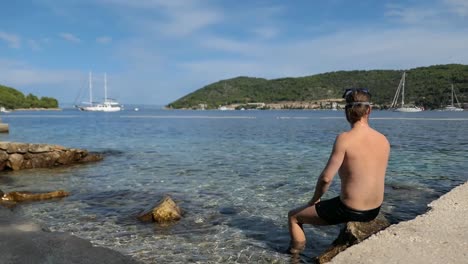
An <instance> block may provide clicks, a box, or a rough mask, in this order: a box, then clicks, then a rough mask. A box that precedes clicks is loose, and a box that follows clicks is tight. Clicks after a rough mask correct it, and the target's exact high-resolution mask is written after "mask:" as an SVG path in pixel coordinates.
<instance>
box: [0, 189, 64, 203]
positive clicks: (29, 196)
mask: <svg viewBox="0 0 468 264" xmlns="http://www.w3.org/2000/svg"><path fill="white" fill-rule="evenodd" d="M0 194H2V201H10V202H24V201H40V200H47V199H53V198H62V197H66V196H69V195H70V193H69V192H66V191H64V190H58V191H53V192H46V193H32V192H9V193H5V194H4V193H3V192H1V191H0Z"/></svg>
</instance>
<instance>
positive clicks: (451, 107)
mask: <svg viewBox="0 0 468 264" xmlns="http://www.w3.org/2000/svg"><path fill="white" fill-rule="evenodd" d="M451 95H452V96H451V97H452V102H451V104H450V105H447V106H446V107H444V108H442V109H440V111H447V112H460V111H463V108H461V107H460V102H458V98H457V95H456V94H455V91H454V90H453V84H452V94H451ZM454 98H455V100H456V101H457V105H458V107H456V106H455V105H454V103H453V99H454Z"/></svg>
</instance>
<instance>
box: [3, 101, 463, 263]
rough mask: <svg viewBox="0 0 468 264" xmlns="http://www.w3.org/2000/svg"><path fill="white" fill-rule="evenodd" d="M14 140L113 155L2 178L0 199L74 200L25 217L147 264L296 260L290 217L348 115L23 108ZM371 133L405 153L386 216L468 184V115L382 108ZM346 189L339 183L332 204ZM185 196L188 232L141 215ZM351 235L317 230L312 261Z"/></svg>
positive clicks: (419, 208)
mask: <svg viewBox="0 0 468 264" xmlns="http://www.w3.org/2000/svg"><path fill="white" fill-rule="evenodd" d="M0 118H1V119H2V121H3V122H5V123H8V124H9V126H10V133H9V134H0V141H16V142H30V143H50V144H59V145H63V146H66V147H73V148H83V149H87V150H90V151H97V152H103V153H104V154H105V159H104V161H102V162H98V163H91V164H85V165H76V166H69V167H61V168H55V169H35V170H24V171H15V172H3V173H1V174H0V189H1V190H3V191H4V192H8V191H21V190H24V191H37V192H42V191H53V190H57V189H64V190H67V191H70V192H71V195H70V196H69V197H67V198H64V199H62V200H53V201H44V202H35V203H25V204H21V205H20V206H18V207H16V209H15V211H16V212H17V213H18V214H24V215H25V216H26V217H27V218H30V219H33V220H35V221H37V222H38V223H41V224H43V225H44V226H46V227H48V228H49V229H50V230H52V231H64V232H70V233H73V234H75V235H76V236H79V237H82V238H86V239H89V240H91V241H92V243H94V244H95V245H100V246H105V247H109V248H112V249H115V250H118V251H120V252H122V253H124V254H128V255H131V256H133V257H134V258H136V259H138V260H140V261H143V262H146V263H288V262H289V261H290V259H289V256H288V255H286V254H283V253H282V252H283V250H284V249H286V247H287V246H288V242H289V235H288V231H287V213H288V210H290V209H292V208H294V207H296V206H299V205H301V204H303V203H305V202H307V201H308V200H309V199H310V198H311V196H312V194H313V190H314V184H315V182H316V179H317V176H318V175H319V174H320V172H321V170H322V169H323V167H324V166H325V163H326V161H327V159H328V156H329V154H330V151H331V147H332V144H333V142H334V139H335V137H336V136H337V134H339V133H340V132H342V131H345V130H347V129H348V128H349V125H348V124H347V123H346V121H345V119H344V117H343V112H341V111H293V110H288V111H175V110H174V111H169V110H161V109H158V108H154V107H148V106H140V111H138V112H135V111H133V110H125V111H122V112H118V113H89V112H79V111H76V110H74V109H64V110H63V111H37V112H33V111H29V112H27V111H25V112H11V113H8V114H2V115H1V116H0ZM370 123H371V126H372V127H374V128H376V129H377V130H379V131H381V132H382V133H383V134H385V135H386V136H387V137H388V139H389V141H390V143H391V146H392V151H391V157H390V163H389V167H388V170H387V177H386V194H385V202H384V204H383V207H382V208H383V209H382V210H383V213H384V214H385V216H386V217H387V218H388V219H389V220H390V221H391V222H392V223H396V222H399V221H404V220H409V219H412V218H414V217H415V216H417V215H418V214H422V213H424V212H425V211H427V204H428V203H429V202H431V201H432V200H434V199H436V198H438V197H439V196H441V195H442V194H444V193H446V192H448V191H449V190H450V189H452V188H453V187H455V186H457V185H459V184H461V183H463V182H465V181H467V180H468V162H467V160H468V111H465V112H436V111H425V112H421V113H394V112H388V111H374V112H373V113H372V118H371V120H370ZM338 193H339V178H338V177H336V178H335V180H334V183H333V185H332V187H331V188H330V190H329V192H328V193H327V194H326V197H333V196H336V195H337V194H338ZM166 194H169V195H171V196H172V197H173V198H174V199H175V201H176V202H177V203H178V204H179V205H180V207H181V208H182V209H183V210H184V212H185V214H184V217H183V219H182V220H180V221H179V222H178V223H175V224H172V225H167V226H160V225H157V224H153V223H141V222H139V221H138V220H137V219H136V215H138V213H140V212H141V211H142V210H144V209H147V208H148V207H150V206H152V205H155V204H156V203H157V202H158V201H159V200H160V199H161V198H162V197H163V196H164V195H166ZM339 228H340V226H334V227H320V228H314V227H307V228H306V230H305V231H306V235H307V238H308V246H307V249H306V251H305V253H304V255H303V256H302V261H303V262H312V257H313V256H316V255H317V254H319V253H320V252H321V251H322V250H324V249H325V248H326V247H327V246H328V245H329V244H330V243H331V242H332V241H333V239H334V238H335V237H336V236H337V234H338V231H339Z"/></svg>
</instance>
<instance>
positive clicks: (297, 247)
mask: <svg viewBox="0 0 468 264" xmlns="http://www.w3.org/2000/svg"><path fill="white" fill-rule="evenodd" d="M305 245H306V242H305V241H291V243H289V248H288V253H289V254H293V255H296V254H299V253H301V252H302V251H304V249H305Z"/></svg>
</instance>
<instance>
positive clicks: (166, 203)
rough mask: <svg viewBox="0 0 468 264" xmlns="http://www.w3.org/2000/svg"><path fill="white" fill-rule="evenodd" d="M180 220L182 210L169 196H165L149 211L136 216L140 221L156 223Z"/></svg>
mask: <svg viewBox="0 0 468 264" xmlns="http://www.w3.org/2000/svg"><path fill="white" fill-rule="evenodd" d="M181 218H182V210H181V209H180V207H179V206H177V204H176V203H175V202H174V201H173V200H172V198H171V197H170V196H165V197H164V198H163V199H162V200H161V201H160V202H159V204H158V205H157V206H156V207H155V208H153V209H151V210H150V211H147V212H143V213H142V214H140V215H139V216H138V219H140V220H141V221H145V222H148V221H154V222H158V223H170V222H174V221H178V220H180V219H181Z"/></svg>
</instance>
